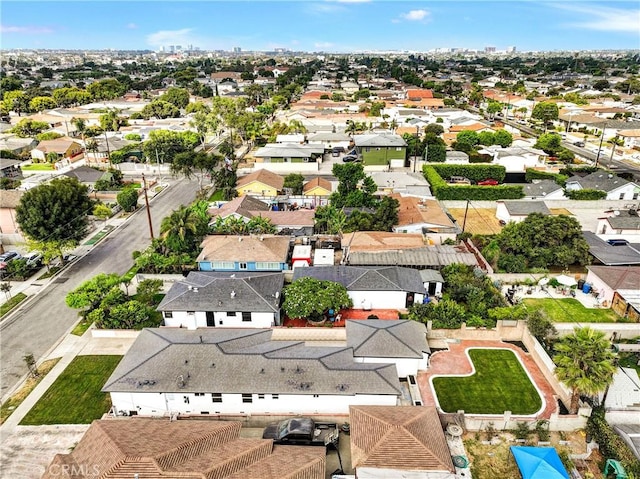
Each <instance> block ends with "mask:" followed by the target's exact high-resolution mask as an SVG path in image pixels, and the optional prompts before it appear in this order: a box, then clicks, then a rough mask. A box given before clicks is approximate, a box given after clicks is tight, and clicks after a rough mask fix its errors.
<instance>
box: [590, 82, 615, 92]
mask: <svg viewBox="0 0 640 479" xmlns="http://www.w3.org/2000/svg"><path fill="white" fill-rule="evenodd" d="M592 87H593V89H594V90H600V91H603V90H608V89H609V88H611V84H610V83H609V80H598V81H596V82H593V85H592Z"/></svg>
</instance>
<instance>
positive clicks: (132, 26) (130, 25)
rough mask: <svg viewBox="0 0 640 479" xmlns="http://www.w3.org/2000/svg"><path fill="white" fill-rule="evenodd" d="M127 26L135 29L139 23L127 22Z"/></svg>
mask: <svg viewBox="0 0 640 479" xmlns="http://www.w3.org/2000/svg"><path fill="white" fill-rule="evenodd" d="M127 28H128V29H129V30H135V29H136V28H138V25H136V24H135V23H133V22H132V23H127Z"/></svg>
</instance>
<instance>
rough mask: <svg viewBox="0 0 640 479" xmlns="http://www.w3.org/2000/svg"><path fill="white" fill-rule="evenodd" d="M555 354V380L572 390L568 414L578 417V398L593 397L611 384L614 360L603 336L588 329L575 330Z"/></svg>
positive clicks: (556, 348) (560, 343) (562, 342)
mask: <svg viewBox="0 0 640 479" xmlns="http://www.w3.org/2000/svg"><path fill="white" fill-rule="evenodd" d="M555 350H556V352H557V354H556V355H555V356H554V357H553V361H554V363H555V364H556V371H555V372H556V376H557V377H558V379H559V380H560V381H562V382H564V383H565V384H566V385H567V386H569V388H571V390H572V394H571V405H570V408H569V413H571V414H577V412H578V402H579V400H580V396H581V395H588V396H595V395H596V394H598V393H600V392H602V391H604V390H605V389H607V386H609V385H610V384H611V383H612V382H613V374H614V373H615V371H616V366H615V364H614V358H615V356H614V354H613V353H612V352H611V350H610V349H609V341H608V340H607V339H606V338H605V334H604V333H603V332H601V331H597V330H595V329H591V328H589V327H584V328H576V329H575V330H574V332H573V334H572V335H571V336H567V337H565V338H563V339H562V340H560V341H559V342H558V344H556V346H555Z"/></svg>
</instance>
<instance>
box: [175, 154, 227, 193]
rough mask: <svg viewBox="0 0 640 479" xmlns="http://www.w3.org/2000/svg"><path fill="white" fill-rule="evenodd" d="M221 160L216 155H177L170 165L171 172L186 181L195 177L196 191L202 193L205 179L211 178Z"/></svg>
mask: <svg viewBox="0 0 640 479" xmlns="http://www.w3.org/2000/svg"><path fill="white" fill-rule="evenodd" d="M221 160H222V158H221V157H220V156H218V155H208V154H207V153H203V152H199V153H192V152H184V153H178V154H177V155H176V156H175V157H174V158H173V162H172V163H171V172H172V173H174V174H177V175H182V176H184V177H185V178H187V179H191V178H193V177H194V176H195V177H196V179H197V180H198V191H199V192H200V191H202V188H203V186H202V184H203V182H204V179H205V177H207V176H208V177H209V178H211V177H212V175H213V173H214V170H215V168H216V167H217V166H218V164H219V163H220V161H221Z"/></svg>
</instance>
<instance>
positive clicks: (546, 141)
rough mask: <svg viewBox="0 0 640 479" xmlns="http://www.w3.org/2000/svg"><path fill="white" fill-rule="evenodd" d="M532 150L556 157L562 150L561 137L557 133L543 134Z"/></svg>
mask: <svg viewBox="0 0 640 479" xmlns="http://www.w3.org/2000/svg"><path fill="white" fill-rule="evenodd" d="M534 148H539V149H541V150H543V151H544V152H545V153H546V154H548V155H551V156H556V154H557V153H558V152H559V151H560V149H561V148H562V137H560V135H558V134H557V133H544V134H542V135H540V136H539V137H538V141H536V144H535V145H534Z"/></svg>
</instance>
